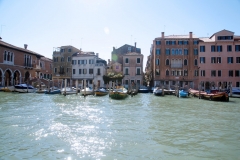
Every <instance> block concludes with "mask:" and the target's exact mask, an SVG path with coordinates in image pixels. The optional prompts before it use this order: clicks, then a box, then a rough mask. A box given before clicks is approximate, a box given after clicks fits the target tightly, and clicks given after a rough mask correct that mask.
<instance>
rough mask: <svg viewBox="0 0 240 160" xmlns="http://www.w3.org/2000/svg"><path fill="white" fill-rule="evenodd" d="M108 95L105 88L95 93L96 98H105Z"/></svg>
mask: <svg viewBox="0 0 240 160" xmlns="http://www.w3.org/2000/svg"><path fill="white" fill-rule="evenodd" d="M107 94H108V91H107V90H106V89H105V88H99V89H97V90H96V91H95V96H105V95H107Z"/></svg>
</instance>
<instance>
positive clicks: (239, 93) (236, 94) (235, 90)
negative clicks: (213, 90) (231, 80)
mask: <svg viewBox="0 0 240 160" xmlns="http://www.w3.org/2000/svg"><path fill="white" fill-rule="evenodd" d="M229 95H230V94H229ZM231 97H235V98H240V89H238V88H233V89H232V95H231Z"/></svg>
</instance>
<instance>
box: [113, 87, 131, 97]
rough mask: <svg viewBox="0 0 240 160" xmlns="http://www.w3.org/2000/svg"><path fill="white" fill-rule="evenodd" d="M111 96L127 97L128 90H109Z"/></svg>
mask: <svg viewBox="0 0 240 160" xmlns="http://www.w3.org/2000/svg"><path fill="white" fill-rule="evenodd" d="M109 97H110V98H112V99H125V98H127V97H128V94H127V90H126V89H125V88H120V89H113V90H112V91H110V92H109Z"/></svg>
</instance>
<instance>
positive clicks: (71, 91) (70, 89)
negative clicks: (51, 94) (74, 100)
mask: <svg viewBox="0 0 240 160" xmlns="http://www.w3.org/2000/svg"><path fill="white" fill-rule="evenodd" d="M61 94H63V95H70V94H76V91H75V90H73V89H72V88H70V87H66V88H63V89H62V90H61Z"/></svg>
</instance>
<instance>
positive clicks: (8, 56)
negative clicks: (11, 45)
mask: <svg viewBox="0 0 240 160" xmlns="http://www.w3.org/2000/svg"><path fill="white" fill-rule="evenodd" d="M10 54H11V53H10V52H8V54H7V61H10Z"/></svg>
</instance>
